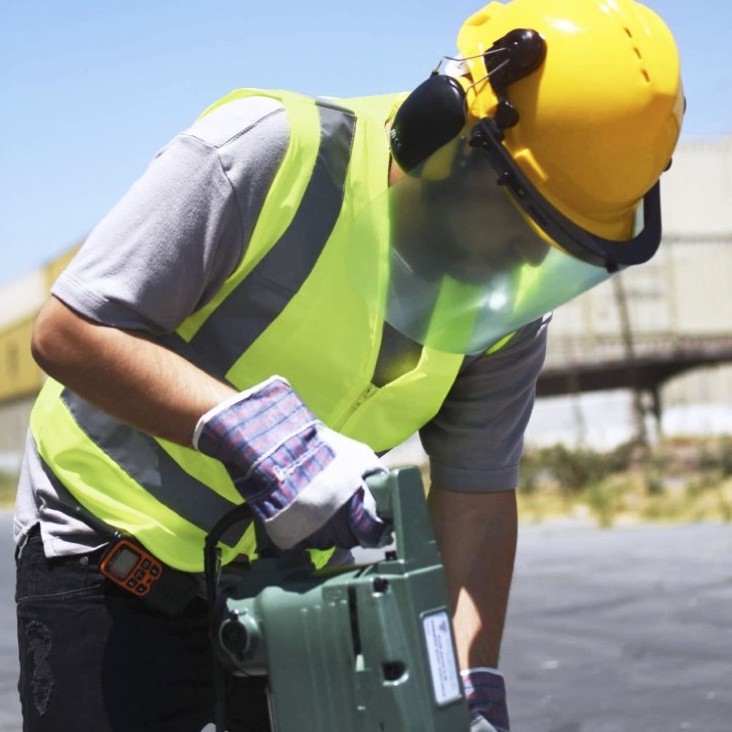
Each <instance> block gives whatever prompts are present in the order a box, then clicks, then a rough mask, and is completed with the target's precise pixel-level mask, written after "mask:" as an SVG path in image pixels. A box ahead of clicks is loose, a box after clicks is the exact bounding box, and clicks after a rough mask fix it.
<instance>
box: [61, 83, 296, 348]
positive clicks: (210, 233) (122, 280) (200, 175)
mask: <svg viewBox="0 0 732 732" xmlns="http://www.w3.org/2000/svg"><path fill="white" fill-rule="evenodd" d="M288 136H289V130H288V125H287V120H286V115H285V114H284V113H283V108H282V106H281V104H280V103H279V102H277V101H275V100H272V99H265V98H260V97H255V98H254V99H247V100H241V102H237V103H234V104H227V105H223V106H222V107H221V108H220V109H218V110H216V111H215V112H214V113H212V114H210V115H207V116H206V117H204V118H203V119H202V120H201V121H200V122H198V123H196V124H194V125H193V126H192V127H191V128H189V129H188V130H186V131H185V132H184V133H181V134H179V135H177V136H176V137H175V138H174V139H173V140H172V141H171V142H170V143H169V144H168V145H167V146H166V147H165V148H163V149H162V150H161V151H160V152H159V153H158V154H157V155H156V157H155V158H154V160H153V161H152V162H151V164H150V166H149V167H148V169H147V170H146V171H145V173H144V174H143V175H142V176H141V177H140V178H139V179H138V180H137V182H136V183H135V184H134V185H133V186H132V187H131V188H130V190H129V191H128V192H127V193H126V194H125V195H124V196H123V197H122V199H121V200H120V201H119V202H118V203H117V205H116V206H115V207H114V208H113V209H112V211H111V212H110V213H109V214H108V215H107V216H106V217H105V218H104V219H103V220H102V221H101V222H100V223H99V224H98V225H97V227H96V228H95V229H94V230H93V231H92V232H91V234H90V235H89V237H88V238H87V240H86V241H85V243H84V245H83V246H82V248H81V249H80V251H79V252H78V254H77V255H76V256H75V257H74V259H73V260H72V261H71V263H70V264H69V266H68V267H67V269H66V270H65V271H64V272H63V273H62V274H61V276H60V277H59V279H58V280H57V281H56V283H55V284H54V286H53V288H52V292H53V294H54V295H55V296H56V297H57V298H59V299H60V300H62V301H63V302H65V303H66V304H67V305H69V306H70V307H71V308H73V309H74V310H76V311H77V312H80V313H81V314H82V315H85V316H86V317H88V318H90V319H92V320H94V321H96V322H100V323H103V324H105V325H110V326H113V327H118V328H126V329H131V330H144V331H148V332H150V333H152V334H155V335H159V334H162V333H167V332H170V331H172V330H174V329H175V328H176V327H178V325H180V323H181V322H183V320H185V318H187V317H188V316H189V315H190V314H191V313H193V312H194V311H195V310H197V309H198V308H200V307H201V306H202V305H204V304H205V303H206V302H207V301H208V300H210V299H211V297H213V295H214V294H215V292H216V291H217V290H218V289H219V288H220V287H221V285H222V284H223V282H224V281H225V280H226V278H227V277H228V276H229V274H230V273H231V272H232V271H233V270H234V269H235V267H236V266H237V264H238V263H239V261H240V260H241V258H242V256H243V253H244V251H245V248H246V246H247V243H248V239H249V237H250V236H251V232H252V229H253V227H254V224H255V222H256V219H257V216H258V213H259V210H260V208H261V205H262V203H263V201H264V198H265V197H266V193H267V191H268V190H269V186H270V184H271V181H272V178H273V176H274V175H275V173H276V170H277V167H278V165H279V163H280V161H281V159H282V156H283V155H284V151H285V150H286V147H287V143H288Z"/></svg>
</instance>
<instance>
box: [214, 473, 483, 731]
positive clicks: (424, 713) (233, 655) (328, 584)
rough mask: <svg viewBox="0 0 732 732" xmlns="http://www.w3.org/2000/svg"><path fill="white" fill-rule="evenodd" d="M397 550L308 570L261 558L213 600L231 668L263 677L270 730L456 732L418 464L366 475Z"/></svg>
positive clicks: (455, 696) (447, 627)
mask: <svg viewBox="0 0 732 732" xmlns="http://www.w3.org/2000/svg"><path fill="white" fill-rule="evenodd" d="M368 484H369V488H370V490H371V491H372V493H373V494H374V497H375V499H376V502H377V507H378V512H379V515H380V516H382V517H383V518H385V519H388V520H389V521H390V522H391V523H392V525H393V527H394V533H395V536H396V549H395V550H394V551H387V552H386V553H385V555H384V558H383V559H379V560H378V561H376V562H374V563H372V564H362V565H349V566H346V567H341V568H333V569H330V570H329V569H325V570H320V571H307V570H305V569H303V568H302V567H292V566H291V563H290V564H288V561H287V560H286V559H285V557H284V556H282V557H272V558H262V559H258V560H256V561H255V562H253V564H252V568H251V571H249V572H247V573H246V574H245V575H243V576H242V578H241V580H240V581H237V583H235V584H234V586H233V588H230V589H228V590H227V592H226V593H225V595H224V596H222V598H221V601H220V603H219V606H218V612H219V613H220V623H219V625H218V635H217V636H216V637H215V638H214V645H215V646H216V651H217V653H218V656H219V658H220V660H221V661H222V663H223V664H224V666H225V667H226V668H228V670H229V671H230V672H232V673H234V674H235V675H267V676H268V677H269V680H268V685H269V700H270V715H271V718H272V726H273V729H274V730H276V732H458V731H459V730H467V729H468V728H469V724H470V720H469V715H468V710H467V705H466V702H465V699H464V697H463V692H462V686H461V684H460V677H459V673H458V667H457V661H456V657H455V650H454V638H453V634H452V625H451V622H450V613H449V604H448V596H447V588H446V583H445V578H444V570H443V567H442V563H441V560H440V555H439V552H438V549H437V543H436V541H435V539H434V535H433V533H432V527H431V523H430V519H429V515H428V512H427V506H426V502H425V498H424V491H423V486H422V481H421V478H420V474H419V471H418V470H417V469H416V468H403V469H399V470H395V471H392V472H391V473H388V474H384V475H379V476H375V477H374V476H372V477H370V478H369V479H368Z"/></svg>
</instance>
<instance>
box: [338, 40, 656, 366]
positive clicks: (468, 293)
mask: <svg viewBox="0 0 732 732" xmlns="http://www.w3.org/2000/svg"><path fill="white" fill-rule="evenodd" d="M539 41H540V39H539V37H538V36H537V34H535V33H534V32H533V31H525V30H517V31H513V32H512V33H510V34H509V35H508V36H506V37H505V39H501V41H499V42H498V43H497V44H496V47H499V46H501V48H503V49H505V48H510V49H511V52H512V53H513V55H514V58H517V59H518V61H519V63H518V66H519V67H520V68H519V71H520V73H518V72H517V73H516V74H513V75H512V74H511V73H506V72H505V71H504V72H503V77H502V81H501V83H500V85H499V84H495V87H496V89H497V92H498V97H499V108H498V111H497V114H496V116H495V117H487V118H484V119H482V120H480V121H479V122H477V123H476V124H475V125H472V126H470V125H466V126H465V127H464V128H463V129H462V131H461V132H460V134H458V135H457V136H456V137H455V138H454V139H452V140H451V141H450V142H448V143H447V144H446V145H443V146H442V147H440V148H439V149H438V150H437V151H435V152H434V153H433V154H432V155H430V156H428V157H427V158H426V159H425V160H424V161H423V162H421V163H420V164H418V165H416V166H414V167H412V168H410V170H409V173H408V175H407V176H406V177H404V178H402V179H401V180H399V181H398V182H397V183H396V184H394V185H392V186H391V187H390V188H389V189H388V190H387V191H386V192H385V193H384V194H383V195H382V196H381V198H379V199H377V200H375V201H374V202H373V203H372V204H371V205H370V207H369V208H368V209H367V211H366V212H364V214H363V215H362V216H361V217H360V220H359V223H358V224H357V225H356V226H355V227H354V231H353V235H352V236H351V237H350V238H349V242H350V246H351V252H350V256H349V261H350V263H351V272H352V276H353V281H354V284H355V287H356V289H357V290H358V291H359V292H360V293H361V294H362V295H363V296H364V297H365V298H366V299H367V300H368V303H369V306H370V307H372V308H373V309H374V310H375V311H376V312H377V313H378V314H379V316H380V317H382V318H383V319H384V320H385V321H386V322H388V323H389V324H390V325H391V326H392V327H394V328H395V329H396V330H397V331H399V332H400V333H402V334H403V335H405V336H406V337H408V338H410V339H411V340H413V341H416V342H418V343H420V344H423V345H425V346H427V347H430V348H433V349H436V350H439V351H446V352H450V353H460V354H475V353H481V352H483V351H485V350H486V349H488V348H489V347H490V346H491V345H493V344H495V343H497V342H498V341H499V340H501V339H502V338H503V337H504V336H506V335H508V334H510V333H512V332H514V331H515V330H517V329H518V328H520V327H522V326H523V325H526V324H527V323H530V322H531V321H533V320H535V319H537V318H539V317H541V316H543V315H544V314H545V313H547V312H549V311H551V310H553V309H555V308H557V307H558V306H559V305H562V304H563V303H565V302H567V301H569V300H571V299H573V298H574V297H576V296H578V295H580V294H581V293H583V292H585V291H587V290H589V289H590V288H591V287H594V286H595V285H597V284H599V283H601V282H603V281H604V280H606V279H608V278H609V277H610V276H611V275H612V274H613V273H615V272H617V271H620V270H621V269H623V268H624V267H626V266H628V265H632V264H640V263H642V262H645V261H647V260H648V259H650V258H651V257H652V256H653V254H654V253H655V252H656V250H657V248H658V245H659V243H660V240H661V221H660V194H659V186H658V184H656V185H655V186H654V187H653V188H652V189H651V190H650V191H649V192H648V193H647V194H646V196H645V198H644V200H643V205H642V207H641V209H639V214H640V215H639V216H637V219H638V221H637V222H636V227H635V231H636V232H638V233H636V234H635V235H634V237H633V238H632V239H631V240H629V241H623V242H618V241H611V240H607V239H603V238H602V237H599V236H596V235H594V234H592V233H591V232H589V231H587V230H585V229H583V228H581V227H580V226H578V225H576V224H575V223H574V222H573V221H571V220H570V219H568V218H567V217H566V216H564V215H563V214H562V213H561V212H560V211H559V210H558V209H557V208H555V207H554V206H553V205H552V204H551V203H549V201H547V200H546V199H545V198H544V197H543V196H542V195H541V194H540V193H539V192H538V191H537V190H536V188H535V187H534V186H533V184H532V183H531V182H530V181H529V179H528V178H527V177H526V176H525V175H524V174H523V173H522V171H521V169H520V168H519V167H518V166H517V165H516V164H515V162H514V161H513V158H512V157H511V155H510V153H509V151H508V150H507V149H506V148H505V147H504V145H503V132H502V129H504V128H506V127H510V126H512V125H514V124H516V122H517V121H518V112H517V111H516V110H515V109H514V108H513V107H512V106H511V104H510V101H509V100H508V96H507V93H506V89H507V87H508V86H509V85H510V83H512V82H513V81H514V80H515V79H516V78H520V76H521V75H524V74H526V73H530V72H531V70H532V69H535V68H536V66H537V64H539V63H541V58H542V57H543V56H542V53H543V48H542V47H541V46H540V45H537V44H538V43H539ZM501 44H502V45H501ZM522 44H523V45H522ZM527 48H528V51H529V52H530V55H531V56H532V58H530V59H529V62H528V63H526V62H524V59H523V58H522V56H521V54H522V53H523V54H524V57H526V55H527V54H526V52H525V49H527ZM522 49H523V50H522ZM504 65H505V64H504Z"/></svg>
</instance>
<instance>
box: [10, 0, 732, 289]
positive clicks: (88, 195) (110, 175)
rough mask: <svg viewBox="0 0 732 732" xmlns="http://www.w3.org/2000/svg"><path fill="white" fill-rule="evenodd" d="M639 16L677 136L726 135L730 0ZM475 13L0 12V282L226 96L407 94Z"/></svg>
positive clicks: (75, 3)
mask: <svg viewBox="0 0 732 732" xmlns="http://www.w3.org/2000/svg"><path fill="white" fill-rule="evenodd" d="M648 4H649V5H650V6H651V7H653V8H654V9H655V10H656V11H657V12H659V13H660V14H661V15H662V16H663V17H664V18H665V20H666V21H667V23H668V24H669V26H670V27H671V29H672V30H673V31H674V34H675V35H676V38H677V41H678V44H679V48H680V51H681V56H682V63H683V68H684V79H685V88H686V94H687V98H688V101H689V110H688V113H687V118H686V121H685V129H684V133H683V134H684V136H685V137H687V138H690V137H693V138H699V137H710V136H718V135H729V134H732V49H731V48H730V41H729V37H728V32H729V29H730V28H731V27H732V3H730V2H728V1H727V0H700V2H697V3H693V2H689V1H688V0H648ZM480 5H481V4H480V2H474V1H470V2H469V1H468V0H450V2H440V3H438V2H434V3H431V2H430V3H428V2H427V1H426V0H420V1H418V0H366V1H364V2H361V3H353V2H349V1H348V0H341V2H336V0H310V2H293V1H292V0H280V1H279V2H276V1H275V2H267V0H256V2H255V1H253V0H252V1H249V2H247V0H239V1H238V2H233V1H232V0H207V1H206V2H201V1H200V0H147V2H142V1H141V0H126V1H125V2H121V1H119V0H114V1H112V0H0V69H1V70H2V71H0V74H2V77H1V80H2V83H1V84H0V137H1V139H2V147H1V148H0V170H2V174H1V175H0V284H1V283H2V282H4V281H7V280H10V279H13V278H15V277H17V276H19V275H21V274H23V273H24V272H27V271H29V270H31V269H33V268H34V267H36V266H38V265H41V264H43V263H45V262H47V261H49V260H50V259H53V258H54V257H55V256H57V255H58V254H60V253H62V252H63V251H65V250H66V249H67V248H68V247H69V246H70V245H71V244H73V243H74V242H76V241H78V240H79V239H81V238H82V237H83V236H84V235H85V234H86V233H87V232H88V231H89V230H90V229H91V228H92V227H93V226H94V224H95V223H96V222H97V221H98V220H99V219H100V218H101V217H102V216H103V215H104V214H105V213H106V212H107V211H108V210H109V208H111V206H112V205H113V204H114V203H115V201H116V200H117V199H118V198H119V197H120V196H121V195H122V194H123V193H124V191H125V190H126V189H127V188H128V187H129V185H130V184H131V183H132V182H133V181H134V180H135V179H136V178H137V177H138V176H139V175H140V173H142V171H143V170H144V169H145V167H146V165H147V163H148V162H149V160H150V159H151V157H152V156H153V155H154V153H155V151H156V150H157V149H158V148H160V147H161V146H162V145H164V144H165V143H166V142H167V140H168V139H169V138H170V137H172V136H173V135H174V134H175V133H176V132H177V131H179V130H180V129H183V128H185V127H187V126H188V124H190V122H191V121H192V120H193V119H194V118H195V117H196V116H197V115H198V114H199V113H200V112H201V111H202V110H203V109H204V108H205V107H206V106H207V105H208V104H209V103H210V102H212V101H214V100H216V99H217V98H219V97H220V96H223V94H225V93H226V92H228V91H229V90H231V89H233V88H236V87H241V86H257V87H265V88H268V87H271V88H274V87H279V88H288V89H293V90H296V91H300V92H304V93H312V94H330V95H336V96H355V95H361V94H373V93H381V92H388V91H396V90H401V89H409V88H412V87H414V86H416V85H417V84H418V83H419V82H421V81H422V80H423V79H424V78H425V77H426V76H427V74H428V73H429V71H430V70H431V69H432V68H433V66H434V65H435V63H436V61H437V60H438V58H439V57H440V56H441V55H442V54H448V53H452V52H453V50H454V39H455V35H456V32H457V29H458V28H459V26H460V24H461V23H462V21H463V20H464V18H465V17H467V16H468V15H469V14H471V13H472V12H474V11H475V10H477V9H478V8H479V7H480Z"/></svg>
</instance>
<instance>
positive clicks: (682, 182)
mask: <svg viewBox="0 0 732 732" xmlns="http://www.w3.org/2000/svg"><path fill="white" fill-rule="evenodd" d="M662 199H663V209H664V242H663V245H662V247H661V250H660V252H659V253H658V254H657V255H656V257H654V259H653V260H652V261H651V262H649V263H648V264H646V265H644V266H642V267H639V268H636V269H632V270H629V271H628V272H625V273H623V274H621V275H619V276H618V277H615V278H613V279H612V280H611V281H610V282H609V283H605V284H603V285H601V286H599V287H597V288H595V289H594V290H592V291H590V292H589V293H586V294H585V295H582V296H581V297H580V298H578V299H577V300H575V301H574V302H572V303H569V304H567V305H564V306H562V307H561V308H559V309H558V310H557V312H556V313H555V316H554V321H553V323H552V327H551V329H550V341H549V353H548V356H547V364H546V366H547V369H553V370H555V371H557V370H563V371H564V372H566V375H567V380H566V385H565V387H563V389H562V394H561V395H557V396H553V397H547V398H541V399H539V401H538V403H537V408H536V411H535V414H534V417H533V419H532V423H531V425H530V428H529V433H528V439H529V441H530V442H536V443H550V442H557V441H565V442H587V443H591V444H596V445H599V446H607V445H612V444H613V443H617V442H619V441H623V440H624V439H628V438H629V437H630V436H632V434H633V431H634V429H635V427H634V420H635V419H636V416H635V412H634V406H635V407H637V406H638V404H639V403H640V404H642V405H643V406H644V408H645V410H646V412H647V413H649V412H650V410H651V407H652V406H653V405H652V404H651V405H649V404H648V397H649V394H648V393H645V394H640V395H638V394H635V395H634V392H633V391H632V390H628V389H622V390H617V389H615V390H607V391H598V392H593V393H592V394H588V393H584V392H583V390H582V389H581V388H579V387H576V388H572V383H573V382H572V378H571V377H572V373H573V369H574V370H575V371H576V373H578V374H579V373H580V370H581V368H582V367H583V366H586V365H587V364H595V365H598V366H599V367H602V366H603V365H605V364H609V363H612V362H615V363H617V362H625V363H628V364H632V362H633V360H634V359H641V358H648V357H656V358H657V359H658V360H659V362H660V361H662V360H663V359H664V358H665V359H667V360H668V359H669V358H671V359H673V358H678V354H680V353H684V354H685V353H687V352H688V351H689V350H695V351H697V352H701V351H704V352H707V351H708V350H709V349H712V350H713V352H714V353H717V354H722V357H720V358H719V359H718V360H715V359H714V358H710V359H708V361H709V363H707V364H706V365H705V366H704V367H700V368H696V369H693V370H689V371H686V372H683V373H682V374H680V375H677V376H675V377H674V378H671V379H668V380H664V381H663V382H662V383H661V386H660V389H659V393H658V395H657V396H658V397H659V401H660V404H661V406H662V415H663V418H662V420H661V423H660V424H661V425H662V427H663V429H664V430H666V431H667V432H679V431H681V432H683V431H689V432H698V431H721V430H730V431H732V368H731V367H730V366H727V365H726V363H727V362H726V360H725V359H724V353H725V344H726V343H729V344H730V348H732V287H730V282H732V206H730V205H729V201H730V200H732V137H727V138H720V139H715V140H706V141H698V142H689V141H686V142H684V143H682V144H681V146H680V148H679V149H678V150H677V152H676V155H675V157H674V163H673V166H672V168H671V170H670V171H669V172H668V173H667V174H666V175H665V176H664V178H663V185H662ZM76 248H77V246H74V247H72V248H71V249H70V250H69V251H67V252H65V253H64V254H63V255H62V256H60V257H59V258H58V259H57V260H55V261H53V262H50V263H48V264H46V265H45V266H43V267H40V268H39V269H37V270H35V271H33V272H29V273H28V274H27V275H25V276H24V277H21V278H19V279H17V280H14V281H12V282H9V283H6V284H4V285H3V286H1V287H0V470H6V471H14V470H16V469H17V467H18V465H19V461H20V456H21V453H22V449H23V443H24V439H25V433H26V427H27V424H28V416H29V413H30V409H31V406H32V403H33V400H34V397H35V395H36V393H37V391H38V389H39V387H40V385H41V383H42V380H43V374H42V373H41V371H40V370H39V369H38V367H37V366H36V365H35V363H34V362H33V360H32V358H31V356H30V351H29V344H30V336H31V331H32V325H33V321H34V319H35V316H36V314H37V313H38V310H39V308H40V307H41V305H42V303H43V302H44V300H45V299H46V297H47V296H48V292H49V289H50V286H51V283H52V282H53V281H54V280H55V278H56V277H57V276H58V274H59V272H60V271H61V270H62V269H63V267H64V266H65V265H66V263H67V262H68V260H69V259H70V258H71V256H72V255H73V253H74V251H75V250H76ZM714 349H716V350H714ZM651 396H652V395H651ZM634 397H635V400H634ZM649 421H651V420H650V419H649ZM649 428H650V429H655V427H653V426H652V425H651V426H650V427H649Z"/></svg>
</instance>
